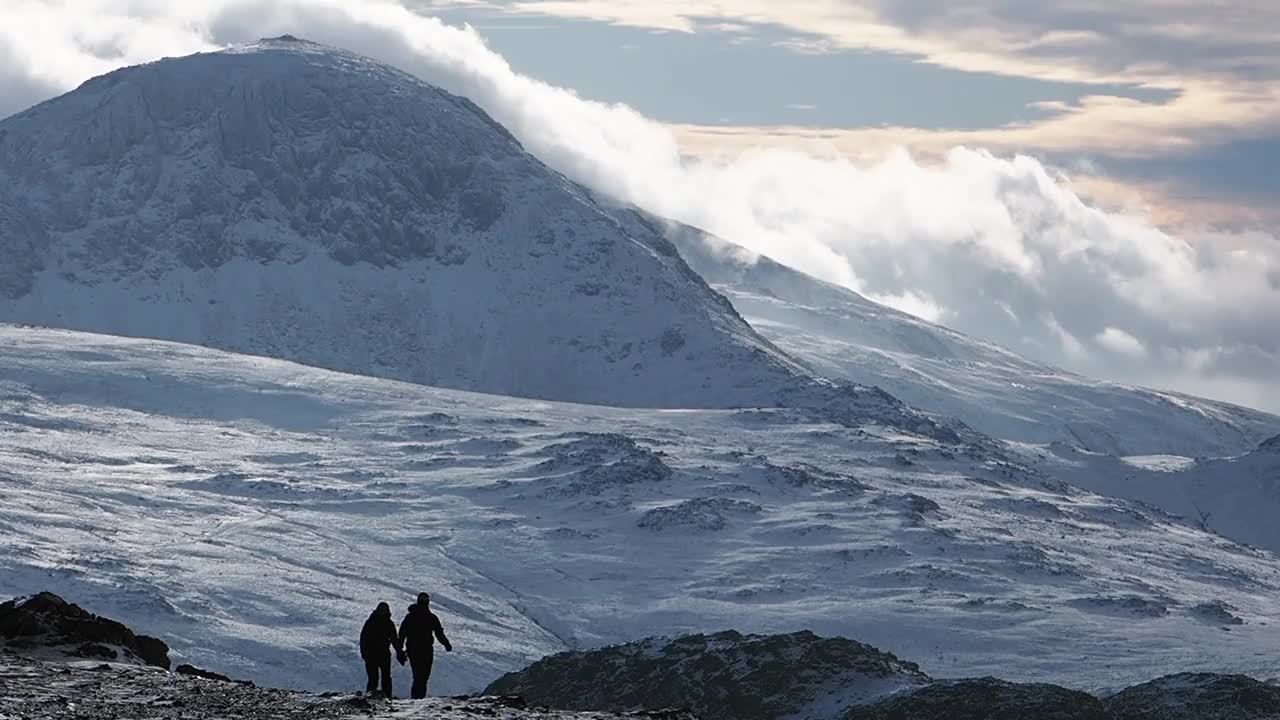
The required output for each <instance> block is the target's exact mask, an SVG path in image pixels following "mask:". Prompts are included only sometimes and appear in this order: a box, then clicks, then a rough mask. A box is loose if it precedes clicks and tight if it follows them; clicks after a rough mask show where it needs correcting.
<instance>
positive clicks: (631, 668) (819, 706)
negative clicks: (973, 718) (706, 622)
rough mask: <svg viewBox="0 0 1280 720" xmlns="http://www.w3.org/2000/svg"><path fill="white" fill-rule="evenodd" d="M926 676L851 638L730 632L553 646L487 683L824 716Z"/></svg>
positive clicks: (587, 704)
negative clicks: (579, 648)
mask: <svg viewBox="0 0 1280 720" xmlns="http://www.w3.org/2000/svg"><path fill="white" fill-rule="evenodd" d="M927 681H928V677H927V676H926V675H925V674H924V673H922V672H921V671H920V668H919V667H918V666H917V665H915V664H914V663H910V662H905V661H902V660H899V659H898V658H897V657H895V656H894V655H892V654H890V653H885V652H881V651H879V650H877V649H875V648H873V647H871V646H869V645H864V644H862V643H858V642H854V641H852V640H846V639H844V638H821V637H818V636H817V635H814V634H813V633H810V632H798V633H793V634H790V635H742V634H740V633H737V632H733V631H728V632H722V633H717V634H714V635H690V636H686V637H682V638H679V639H676V640H670V639H665V638H651V639H648V640H643V641H640V642H634V643H628V644H626V645H616V646H612V647H607V648H602V649H599V650H592V651H587V652H566V653H560V654H558V655H553V656H551V657H548V658H544V659H542V660H540V661H538V662H536V663H534V664H533V665H531V666H530V667H528V668H526V669H525V670H523V671H520V672H516V673H510V674H508V675H505V676H504V677H502V678H501V679H499V680H498V681H497V682H495V683H493V684H492V685H490V686H489V687H488V688H487V689H486V690H485V692H486V693H492V694H519V695H523V696H524V697H526V698H528V699H529V701H530V702H532V703H534V704H539V705H547V706H550V707H556V708H564V709H570V710H573V709H591V710H600V711H619V712H621V711H630V710H641V709H658V708H663V707H687V708H689V709H690V710H692V711H693V712H694V713H695V714H697V715H698V716H699V717H701V718H703V720H737V719H739V718H759V719H761V720H767V719H768V718H783V717H786V718H795V719H796V720H804V719H811V720H829V718H831V717H834V716H835V714H836V713H838V712H839V710H840V709H841V708H843V707H846V706H847V705H849V704H851V703H854V702H859V701H863V700H865V699H867V698H870V697H877V696H879V695H883V694H885V693H888V692H892V691H894V690H897V689H900V688H904V687H911V686H915V685H921V684H924V683H925V682H927Z"/></svg>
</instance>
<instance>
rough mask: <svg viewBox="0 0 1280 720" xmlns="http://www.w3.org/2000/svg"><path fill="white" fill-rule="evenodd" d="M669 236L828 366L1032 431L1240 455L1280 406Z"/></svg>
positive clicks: (1093, 443) (1016, 436) (975, 419)
mask: <svg viewBox="0 0 1280 720" xmlns="http://www.w3.org/2000/svg"><path fill="white" fill-rule="evenodd" d="M667 237H668V238H669V239H670V240H671V241H672V242H674V243H675V244H676V246H677V247H678V248H679V249H680V254H681V255H682V256H683V257H684V258H685V260H686V261H688V263H689V264H690V266H692V267H693V269H694V270H696V271H697V272H698V273H699V274H700V275H702V277H703V278H705V279H706V280H707V282H709V283H710V284H711V285H712V287H714V288H715V289H716V290H718V291H720V292H721V293H722V294H724V295H725V296H726V297H727V298H729V300H730V301H731V302H732V303H733V305H734V307H735V308H737V310H738V312H740V313H742V315H743V316H744V317H746V319H747V321H748V322H750V323H751V325H752V326H753V327H755V328H756V330H758V331H759V332H760V333H761V334H763V335H764V336H765V337H767V338H768V339H769V340H771V341H773V342H774V343H776V344H777V345H778V346H779V347H781V348H782V349H783V350H785V351H787V352H788V353H790V354H791V355H792V356H793V357H797V358H800V359H802V360H804V361H805V362H806V363H808V364H809V365H810V366H812V367H814V368H816V369H817V370H819V371H820V372H823V373H825V374H827V375H829V376H831V377H844V378H849V379H851V380H853V381H855V382H859V383H864V384H868V385H875V386H877V387H881V388H884V389H885V390H887V391H888V392H889V393H891V394H892V395H894V396H895V397H898V398H901V399H902V400H904V401H906V402H908V403H910V404H912V405H914V406H916V407H920V408H924V409H927V410H930V411H932V412H937V413H939V414H942V415H947V416H953V417H959V418H962V419H963V420H964V421H965V422H966V423H968V424H969V425H971V426H972V427H974V428H976V429H978V430H980V431H982V432H985V433H987V434H989V435H993V436H996V437H1001V438H1008V439H1012V440H1017V441H1024V442H1040V443H1043V442H1067V443H1071V444H1073V445H1078V446H1080V447H1083V448H1085V449H1088V450H1091V451H1095V452H1105V453H1110V454H1115V455H1135V454H1152V453H1175V454H1181V455H1192V456H1197V455H1201V456H1207V455H1234V454H1237V453H1240V452H1244V451H1245V450H1247V449H1250V448H1252V447H1253V446H1255V445H1257V443H1258V442H1260V441H1261V440H1263V439H1264V438H1266V437H1269V436H1271V435H1274V434H1276V433H1277V432H1280V417H1276V416H1274V415H1270V414H1267V413H1263V412H1258V411H1256V410H1250V409H1248V408H1242V407H1238V406H1234V405H1229V404H1226V403H1220V402H1214V401H1211V400H1204V399H1201V398H1194V397H1189V396H1185V395H1180V394H1177V393H1171V392H1163V391H1154V390H1146V389H1142V388H1134V387H1126V386H1123V385H1117V384H1115V383H1108V382H1101V381H1095V380H1091V379H1089V378H1085V377H1081V376H1079V375H1075V374H1072V373H1068V372H1066V371H1064V370H1061V369H1058V368H1055V367H1051V366H1048V365H1044V364H1041V363H1036V362H1032V361H1029V360H1027V359H1025V358H1022V357H1019V356H1018V355H1015V354H1014V353H1012V352H1010V351H1008V350H1006V349H1004V348H1002V347H999V346H997V345H993V344H991V343H987V342H983V341H981V340H977V339H975V338H972V337H968V336H966V335H962V334H960V333H957V332H953V331H951V330H948V329H946V328H944V327H941V326H939V325H935V324H933V323H930V322H927V321H925V320H921V319H920V318H917V317H914V316H912V315H908V314H906V313H902V312H899V311H897V310H894V309H892V308H888V307H885V306H883V305H880V304H878V303H875V302H872V301H870V300H868V299H866V298H864V297H862V296H861V295H858V294H857V293H855V292H853V291H851V290H848V289H847V288H843V287H839V286H836V285H831V284H829V283H825V282H822V281H821V280H818V279H816V278H813V277H811V276H809V275H806V274H804V273H802V272H799V271H797V270H793V269H791V268H788V267H786V266H784V265H781V264H779V263H776V262H774V261H772V260H770V259H769V258H767V257H763V256H760V255H756V254H754V253H751V252H749V251H747V250H746V249H744V248H741V247H739V246H737V245H734V244H732V243H729V242H726V241H724V240H721V239H719V238H716V237H714V236H710V235H707V234H706V233H703V232H700V231H698V230H696V229H694V228H690V227H687V226H680V225H672V224H668V225H667Z"/></svg>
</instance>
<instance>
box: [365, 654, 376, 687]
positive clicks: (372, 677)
mask: <svg viewBox="0 0 1280 720" xmlns="http://www.w3.org/2000/svg"><path fill="white" fill-rule="evenodd" d="M364 673H365V675H367V676H368V677H369V681H368V682H367V683H365V685H364V691H365V692H366V693H374V692H377V691H378V661H377V660H374V659H373V658H365V661H364Z"/></svg>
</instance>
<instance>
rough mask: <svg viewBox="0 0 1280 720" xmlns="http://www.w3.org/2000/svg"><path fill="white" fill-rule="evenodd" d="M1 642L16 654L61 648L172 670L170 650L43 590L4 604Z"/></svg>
mask: <svg viewBox="0 0 1280 720" xmlns="http://www.w3.org/2000/svg"><path fill="white" fill-rule="evenodd" d="M0 642H3V644H4V645H5V646H7V647H8V648H10V649H13V650H16V651H35V650H45V649H49V650H57V651H60V652H62V653H63V654H66V655H69V656H72V657H81V658H91V659H98V660H117V659H119V658H120V656H121V655H122V654H123V655H124V659H126V660H136V661H140V662H142V663H144V664H146V665H153V666H155V667H161V668H164V669H166V670H168V669H169V646H168V645H166V644H165V643H164V641H162V640H159V639H157V638H153V637H149V636H146V635H137V634H135V633H134V632H133V631H132V630H130V629H129V628H127V627H125V626H124V625H123V624H121V623H118V622H116V621H115V620H109V619H107V618H104V617H99V616H97V615H94V614H93V613H91V612H88V611H87V610H85V609H84V608H81V607H80V606H79V605H76V604H74V603H69V602H67V601H66V600H63V599H62V598H60V597H58V596H57V595H54V594H53V593H48V592H42V593H40V594H38V595H35V596H34V597H31V598H27V599H16V600H10V601H8V602H6V603H4V604H0Z"/></svg>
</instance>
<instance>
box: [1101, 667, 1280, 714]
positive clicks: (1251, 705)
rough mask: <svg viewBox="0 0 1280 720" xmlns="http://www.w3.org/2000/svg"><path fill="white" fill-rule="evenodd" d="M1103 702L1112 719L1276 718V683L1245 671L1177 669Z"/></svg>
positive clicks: (1279, 704)
mask: <svg viewBox="0 0 1280 720" xmlns="http://www.w3.org/2000/svg"><path fill="white" fill-rule="evenodd" d="M1103 704H1104V705H1105V706H1106V708H1107V711H1108V712H1109V713H1110V717H1111V718H1112V720H1259V719H1261V718H1280V686H1276V685H1272V684H1270V683H1264V682H1260V681H1258V680H1254V679H1253V678H1251V677H1247V676H1245V675H1215V674H1210V673H1181V674H1178V675H1167V676H1165V677H1162V678H1159V679H1157V680H1152V681H1151V682H1147V683H1143V684H1141V685H1135V686H1133V687H1131V688H1128V689H1126V690H1122V691H1120V692H1118V693H1116V694H1115V695H1112V696H1111V697H1109V698H1107V699H1105V700H1103Z"/></svg>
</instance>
